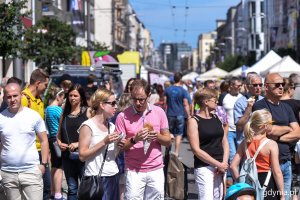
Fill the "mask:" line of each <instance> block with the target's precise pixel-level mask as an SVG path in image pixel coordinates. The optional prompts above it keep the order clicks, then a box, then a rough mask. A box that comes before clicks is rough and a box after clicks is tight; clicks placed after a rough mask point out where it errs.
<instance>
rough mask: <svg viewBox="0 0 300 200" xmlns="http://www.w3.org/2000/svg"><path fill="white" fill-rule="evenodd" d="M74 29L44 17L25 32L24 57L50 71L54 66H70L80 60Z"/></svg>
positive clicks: (54, 19) (56, 20)
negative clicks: (75, 60) (74, 61)
mask: <svg viewBox="0 0 300 200" xmlns="http://www.w3.org/2000/svg"><path fill="white" fill-rule="evenodd" d="M75 40H76V33H75V32H74V31H73V29H72V27H71V26H70V25H68V24H66V23H64V22H61V21H59V20H58V19H56V18H49V17H43V18H41V19H40V20H39V21H38V22H37V23H36V25H34V26H32V27H30V28H29V29H27V30H26V32H25V37H24V46H23V48H22V57H23V58H24V59H31V60H34V61H35V62H36V63H37V66H39V67H41V68H44V69H46V70H48V71H50V68H51V65H53V64H61V63H64V64H69V63H71V61H73V60H74V59H75V58H80V48H79V47H76V46H75V45H76V44H75Z"/></svg>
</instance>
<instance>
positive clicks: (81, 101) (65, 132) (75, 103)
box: [57, 84, 90, 200]
mask: <svg viewBox="0 0 300 200" xmlns="http://www.w3.org/2000/svg"><path fill="white" fill-rule="evenodd" d="M66 97H67V99H66V105H65V108H64V111H63V114H62V116H61V118H60V127H59V129H58V133H57V143H58V145H59V146H60V149H61V151H62V164H63V169H64V172H65V176H66V180H67V184H68V199H69V200H76V199H77V189H78V183H79V180H80V179H81V177H82V174H83V170H84V163H83V162H81V161H80V160H79V153H78V140H79V134H78V132H77V131H78V128H79V127H80V126H81V124H82V123H83V122H84V121H86V120H87V119H88V118H90V112H89V111H88V110H89V109H88V108H87V101H86V97H85V92H84V89H83V87H82V86H81V85H79V84H75V85H73V86H72V87H71V88H70V89H69V91H68V93H67V96H66Z"/></svg>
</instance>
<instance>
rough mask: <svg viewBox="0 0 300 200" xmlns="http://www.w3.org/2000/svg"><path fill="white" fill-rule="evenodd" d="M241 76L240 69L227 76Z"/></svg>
mask: <svg viewBox="0 0 300 200" xmlns="http://www.w3.org/2000/svg"><path fill="white" fill-rule="evenodd" d="M241 74H242V67H239V68H237V69H234V70H232V71H231V72H229V75H231V76H240V75H241Z"/></svg>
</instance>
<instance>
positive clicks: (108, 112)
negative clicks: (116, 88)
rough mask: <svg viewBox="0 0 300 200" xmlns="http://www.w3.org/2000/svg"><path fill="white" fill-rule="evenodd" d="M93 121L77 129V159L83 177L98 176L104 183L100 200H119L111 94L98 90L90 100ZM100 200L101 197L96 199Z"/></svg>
mask: <svg viewBox="0 0 300 200" xmlns="http://www.w3.org/2000/svg"><path fill="white" fill-rule="evenodd" d="M91 105H92V106H91V109H92V114H91V116H92V118H90V119H89V120H87V121H85V122H84V123H83V124H82V125H81V127H80V129H79V156H80V160H82V161H84V162H85V171H84V175H85V176H95V175H98V174H100V176H101V179H102V181H103V190H104V194H103V197H102V199H103V200H118V199H119V179H118V175H117V174H118V172H119V169H118V166H117V163H116V161H115V160H116V155H117V148H116V146H117V142H118V141H119V140H120V139H121V138H120V137H119V134H118V133H116V132H114V131H115V125H114V124H113V123H110V122H109V121H108V120H109V119H110V118H111V117H113V116H114V114H115V112H116V109H117V101H116V97H115V95H114V93H113V92H111V91H110V90H107V89H104V88H103V89H98V90H97V91H96V92H95V93H94V94H93V95H92V97H91ZM99 199H101V197H99Z"/></svg>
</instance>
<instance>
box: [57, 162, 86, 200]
mask: <svg viewBox="0 0 300 200" xmlns="http://www.w3.org/2000/svg"><path fill="white" fill-rule="evenodd" d="M62 164H63V170H64V172H65V176H66V181H67V184H68V200H77V190H78V186H79V184H78V182H79V180H80V179H81V177H82V175H83V171H84V163H83V162H81V161H80V160H70V159H69V158H68V157H63V159H62Z"/></svg>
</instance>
